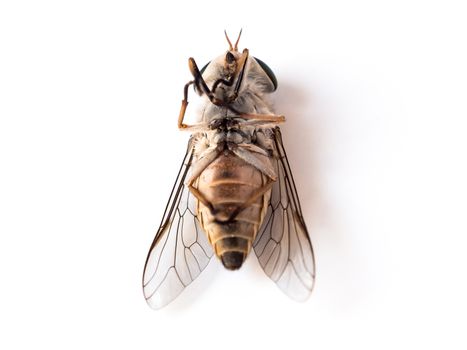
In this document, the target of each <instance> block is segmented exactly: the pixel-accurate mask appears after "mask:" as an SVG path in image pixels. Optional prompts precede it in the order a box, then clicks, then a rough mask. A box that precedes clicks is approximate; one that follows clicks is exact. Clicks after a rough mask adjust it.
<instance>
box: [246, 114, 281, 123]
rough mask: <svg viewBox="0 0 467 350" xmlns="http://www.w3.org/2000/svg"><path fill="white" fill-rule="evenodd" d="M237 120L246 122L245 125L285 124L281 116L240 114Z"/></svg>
mask: <svg viewBox="0 0 467 350" xmlns="http://www.w3.org/2000/svg"><path fill="white" fill-rule="evenodd" d="M238 118H242V119H246V120H248V122H247V124H250V125H253V124H270V123H272V124H280V123H283V122H285V117H284V116H283V115H274V114H254V113H252V114H251V113H240V115H239V116H238Z"/></svg>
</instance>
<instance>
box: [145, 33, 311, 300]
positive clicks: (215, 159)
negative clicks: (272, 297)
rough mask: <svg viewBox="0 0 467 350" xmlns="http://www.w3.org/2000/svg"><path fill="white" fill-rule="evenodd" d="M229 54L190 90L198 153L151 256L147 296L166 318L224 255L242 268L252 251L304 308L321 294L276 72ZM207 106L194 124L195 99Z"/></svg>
mask: <svg viewBox="0 0 467 350" xmlns="http://www.w3.org/2000/svg"><path fill="white" fill-rule="evenodd" d="M240 35H241V31H240V34H239V36H238V39H237V41H236V43H235V45H232V43H231V41H230V40H229V37H228V36H227V33H226V34H225V36H226V38H227V42H228V44H229V49H228V50H227V51H226V53H224V54H222V55H221V56H219V57H217V58H215V59H213V60H212V61H210V62H209V63H208V64H206V65H205V66H204V67H203V68H202V69H201V70H200V69H199V68H198V66H197V64H196V62H195V60H194V59H193V58H190V59H189V60H188V66H189V69H190V72H191V74H192V76H193V80H191V81H189V82H188V83H187V84H186V85H185V88H184V98H183V101H182V105H181V108H180V114H179V118H178V127H179V129H181V130H187V131H190V132H191V137H190V140H189V142H188V148H187V151H186V154H185V157H184V160H183V162H182V166H181V168H180V171H179V174H178V176H177V179H176V181H175V185H174V187H173V190H172V194H171V196H170V199H169V201H168V203H167V207H166V209H165V213H164V216H163V219H162V223H161V225H160V228H159V230H158V231H157V234H156V236H155V238H154V241H153V243H152V245H151V247H150V249H149V253H148V256H147V259H146V264H145V267H144V274H143V291H144V296H145V298H146V300H147V302H148V303H149V305H150V306H151V307H153V308H155V309H159V308H161V307H163V306H165V305H167V304H168V303H169V302H171V301H172V300H173V299H175V297H177V296H178V295H179V294H180V293H181V292H182V291H183V290H184V289H185V287H187V286H188V285H189V284H190V283H191V282H192V281H193V280H194V279H195V278H196V277H198V275H199V274H200V273H201V271H202V270H203V269H204V268H205V267H206V266H207V264H208V263H209V261H210V259H211V257H212V256H213V255H214V254H215V255H216V256H217V257H218V258H219V260H220V261H221V263H222V264H223V265H224V267H225V268H227V269H229V270H236V269H239V268H240V267H241V266H242V264H243V262H244V261H245V259H246V257H247V256H248V254H249V252H250V251H251V249H253V250H254V252H255V254H256V256H257V257H258V261H259V263H260V265H261V267H262V268H263V270H264V272H265V273H266V274H267V275H268V276H269V277H270V278H271V279H272V280H273V281H274V282H276V283H277V285H278V286H279V287H280V288H281V289H282V291H283V292H284V293H286V294H287V295H288V296H290V297H291V298H293V299H296V300H305V299H306V298H307V297H308V296H309V294H310V293H311V290H312V288H313V283H314V277H315V264H314V256H313V248H312V245H311V241H310V238H309V235H308V231H307V228H306V225H305V222H304V219H303V215H302V211H301V208H300V203H299V199H298V194H297V190H296V188H295V184H294V181H293V177H292V172H291V170H290V166H289V162H288V160H287V156H286V153H285V149H284V145H283V143H282V136H281V132H280V129H279V124H281V123H283V122H284V121H285V117H284V116H282V115H277V114H275V113H274V111H273V108H272V106H271V104H270V102H269V100H268V95H270V94H271V93H273V92H274V91H275V90H276V88H277V80H276V77H275V75H274V73H273V72H272V70H271V69H270V68H269V67H268V66H267V65H266V64H265V63H264V62H263V61H261V60H259V59H257V58H255V57H252V56H250V54H249V51H248V49H244V50H243V51H242V52H239V50H238V42H239V40H240ZM191 85H193V86H194V89H195V91H196V92H197V93H198V94H199V95H200V96H201V98H202V99H203V105H202V108H201V111H200V115H199V118H198V122H197V123H196V124H193V125H188V124H185V123H184V117H185V112H186V109H187V106H188V90H189V87H190V86H191Z"/></svg>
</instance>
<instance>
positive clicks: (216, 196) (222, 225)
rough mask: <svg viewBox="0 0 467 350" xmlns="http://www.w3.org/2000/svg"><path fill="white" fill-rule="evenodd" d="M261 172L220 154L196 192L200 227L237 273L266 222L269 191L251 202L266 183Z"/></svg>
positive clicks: (227, 264) (230, 267)
mask: <svg viewBox="0 0 467 350" xmlns="http://www.w3.org/2000/svg"><path fill="white" fill-rule="evenodd" d="M266 182H267V178H266V176H265V175H263V174H262V173H261V172H260V171H259V170H257V169H256V168H255V167H253V166H252V165H250V164H248V163H247V162H245V161H244V160H243V159H241V158H239V157H237V156H236V155H234V154H232V153H230V152H229V153H227V154H222V155H220V156H219V157H218V158H217V159H216V160H215V161H214V162H212V163H211V164H210V165H209V166H208V167H207V168H206V169H205V170H204V171H203V172H202V173H201V175H200V177H199V178H198V181H197V189H198V191H199V192H200V194H201V195H202V197H204V199H206V201H207V202H208V204H209V205H208V206H206V205H204V204H203V203H201V202H198V215H199V221H200V223H201V226H202V227H203V229H204V231H205V232H206V234H207V236H208V239H209V242H210V243H211V244H212V246H213V247H214V251H215V253H216V255H217V256H218V257H219V258H220V260H221V261H222V263H223V265H224V266H225V267H226V268H228V269H230V270H235V269H238V268H240V266H241V265H242V264H243V262H244V261H245V259H246V257H247V255H248V253H249V251H250V249H251V246H252V244H253V241H254V239H255V237H256V234H257V233H258V230H259V227H260V225H261V223H262V221H263V218H264V215H265V213H266V209H267V205H268V202H269V196H270V193H271V192H270V190H269V191H267V192H266V193H265V194H262V195H260V196H259V197H258V198H257V199H256V200H254V201H253V202H252V203H250V204H248V205H247V206H246V207H244V206H245V203H246V202H248V201H249V200H250V199H251V198H253V196H254V195H255V194H257V193H258V191H260V189H261V188H262V187H263V186H264V185H265V184H266Z"/></svg>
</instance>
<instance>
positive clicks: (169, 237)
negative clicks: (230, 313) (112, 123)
mask: <svg viewBox="0 0 467 350" xmlns="http://www.w3.org/2000/svg"><path fill="white" fill-rule="evenodd" d="M192 161H193V139H190V142H189V143H188V149H187V152H186V155H185V158H184V160H183V163H182V166H181V167H180V171H179V173H178V176H177V180H176V181H175V185H174V187H173V189H172V194H171V195H170V199H169V202H168V203H167V206H166V209H165V212H164V217H163V219H162V223H161V226H160V228H159V230H158V231H157V234H156V237H155V238H154V241H153V242H152V245H151V248H150V249H149V253H148V256H147V259H146V264H145V266H144V274H143V292H144V296H145V298H146V301H147V302H148V304H149V305H150V306H151V307H152V308H154V309H160V308H161V307H163V306H165V305H167V304H168V303H169V302H171V301H172V300H173V299H175V298H176V297H177V296H178V295H179V294H180V293H181V292H182V291H183V290H184V288H185V287H186V286H188V285H189V284H190V283H191V282H193V280H194V279H195V278H196V277H198V275H199V274H200V273H201V271H202V270H203V269H204V268H205V267H206V266H207V264H208V263H209V260H210V258H211V257H212V255H213V252H212V248H211V245H210V244H209V242H208V240H207V238H206V235H205V234H204V232H203V231H202V229H201V227H200V225H199V222H198V218H197V215H196V207H195V205H196V201H195V198H194V197H193V195H192V194H191V192H190V191H189V189H188V187H186V186H185V184H184V182H185V179H186V178H187V176H188V174H189V173H190V169H191V165H192Z"/></svg>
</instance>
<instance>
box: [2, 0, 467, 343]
mask: <svg viewBox="0 0 467 350" xmlns="http://www.w3.org/2000/svg"><path fill="white" fill-rule="evenodd" d="M461 5H462V1H458V2H455V1H395V0H392V1H342V2H339V1H307V2H305V1H291V0H287V1H278V2H275V1H269V2H267V3H264V4H261V3H260V2H253V1H215V2H207V1H191V2H187V3H181V2H179V1H168V2H155V1H154V2H149V1H131V2H130V1H94V0H93V1H85V0H81V1H74V2H72V1H67V2H64V1H40V2H39V1H30V2H27V1H2V3H1V5H0V118H1V119H0V162H1V163H0V167H1V169H0V170H1V173H0V179H1V181H0V226H1V227H0V229H1V231H0V235H1V236H0V272H1V275H0V281H1V285H0V295H1V299H0V322H1V325H0V329H1V337H0V347H1V348H2V349H143V348H145V349H151V348H155V349H164V348H165V349H167V348H183V349H187V348H195V349H198V348H202V349H219V348H222V349H244V348H253V347H254V348H258V349H268V348H282V349H292V348H294V349H295V348H296V349H303V348H310V349H396V348H397V349H415V348H425V349H426V348H428V347H432V348H438V349H439V348H446V349H461V348H463V349H465V347H466V346H467V342H466V334H465V326H466V322H467V320H466V314H467V307H466V305H467V303H466V298H467V296H466V295H467V288H466V277H467V273H466V268H467V259H466V253H465V252H466V250H467V239H466V235H467V227H466V226H467V225H466V198H467V190H466V185H465V183H466V177H467V172H466V166H465V163H466V149H467V142H466V138H465V134H466V131H467V130H466V127H465V120H466V118H467V113H466V110H467V108H466V96H467V95H466V94H467V69H466V65H467V52H466V33H467V25H466V11H465V9H463V8H462V6H461ZM241 27H243V38H242V40H241V43H240V47H241V48H243V47H248V48H249V49H250V52H251V54H252V55H254V56H257V57H259V58H260V59H262V60H264V61H266V62H267V63H268V64H269V65H270V67H271V68H273V70H274V71H275V73H276V75H277V77H278V80H279V89H278V91H277V93H276V98H275V105H276V109H277V111H278V112H279V113H281V114H285V115H286V116H287V118H288V122H287V124H286V125H285V126H284V127H283V133H284V140H285V141H284V142H285V145H286V147H287V150H288V154H289V158H290V162H291V165H292V168H293V170H294V175H295V177H296V182H297V187H298V190H299V193H300V196H301V200H302V207H303V210H304V215H305V218H306V221H307V223H308V226H309V228H310V231H311V236H312V241H313V243H314V247H315V251H316V259H317V283H316V289H315V291H314V293H313V295H312V297H311V298H310V299H309V300H308V301H307V302H306V303H302V304H300V303H295V302H293V301H291V300H289V299H287V297H285V296H284V295H283V294H282V293H281V292H280V290H279V289H278V288H276V286H275V285H274V284H273V283H272V282H270V281H269V280H268V278H267V277H266V276H265V275H264V274H263V272H262V271H261V269H260V268H259V267H258V264H257V262H256V258H255V256H254V255H251V256H250V257H249V259H248V261H247V263H246V265H245V266H244V268H242V269H241V270H240V271H238V272H235V273H232V272H229V271H226V270H224V269H223V268H222V267H221V265H220V264H219V262H218V261H217V260H214V259H213V260H212V261H211V264H210V265H209V267H208V268H207V269H206V270H205V272H204V273H203V274H202V275H201V276H200V277H199V279H198V280H197V281H195V283H193V284H192V285H191V286H190V287H189V288H188V289H187V290H186V291H185V292H184V293H183V294H182V295H181V296H180V297H179V298H178V299H177V300H176V301H175V302H174V303H172V304H171V305H169V306H168V307H167V308H165V309H163V310H161V311H153V310H151V309H150V308H149V307H148V306H147V305H146V303H145V301H144V299H143V295H142V291H141V287H140V283H141V275H142V268H143V264H144V260H145V257H146V253H147V250H148V248H149V245H150V243H151V241H152V239H153V235H154V233H155V230H156V229H157V227H158V224H159V222H160V219H161V216H162V213H163V209H164V207H165V204H166V201H167V199H168V196H169V193H170V189H171V186H172V184H173V181H174V179H175V176H176V173H177V170H178V167H179V163H180V161H181V159H182V157H183V154H184V151H185V146H186V142H187V139H188V135H187V134H184V133H182V132H179V131H178V130H177V128H176V120H177V114H178V110H179V106H180V101H181V98H182V88H183V85H184V83H185V82H186V81H187V80H189V79H190V74H189V72H188V69H187V58H188V57H190V56H193V57H195V58H196V59H197V61H198V62H199V64H200V65H202V64H204V63H205V62H207V61H209V60H210V59H212V58H213V57H215V56H217V55H219V54H222V53H223V52H224V51H225V50H226V49H227V46H226V42H225V40H224V37H223V30H224V28H225V29H227V30H228V31H229V32H230V33H231V36H232V37H235V36H236V33H237V31H238V30H239V28H241ZM193 96H194V95H193ZM189 113H193V109H189Z"/></svg>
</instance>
